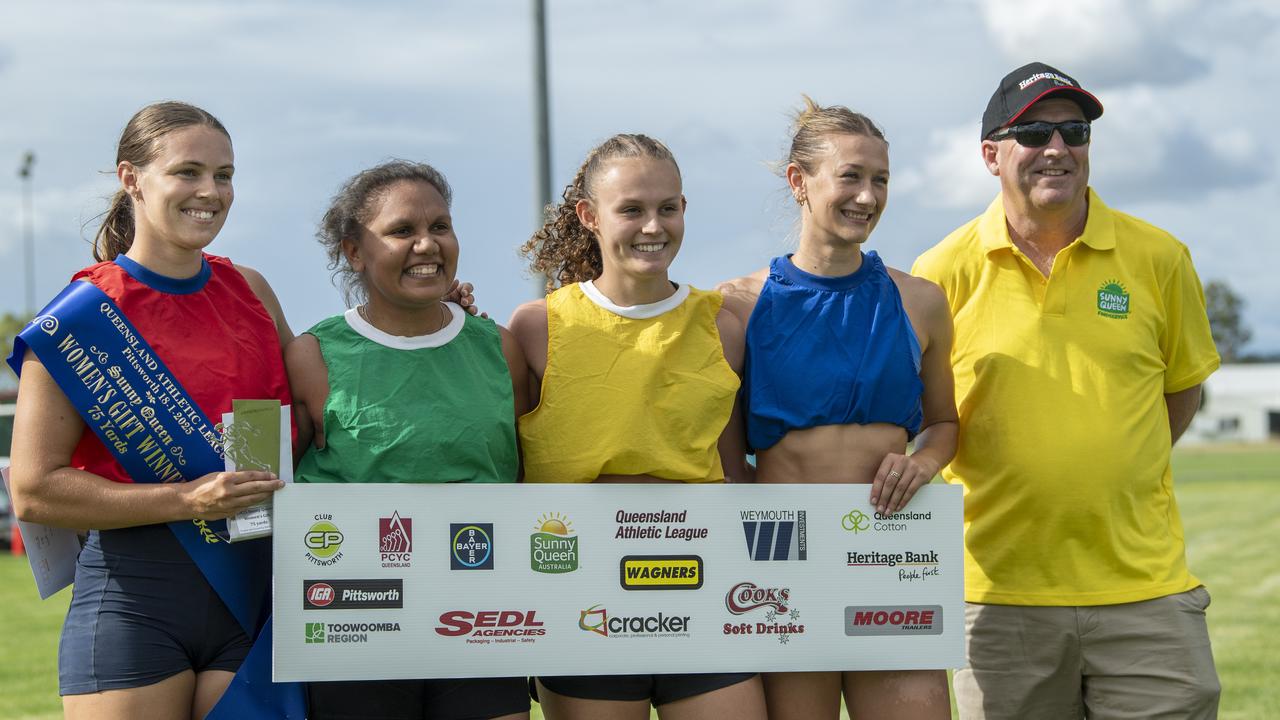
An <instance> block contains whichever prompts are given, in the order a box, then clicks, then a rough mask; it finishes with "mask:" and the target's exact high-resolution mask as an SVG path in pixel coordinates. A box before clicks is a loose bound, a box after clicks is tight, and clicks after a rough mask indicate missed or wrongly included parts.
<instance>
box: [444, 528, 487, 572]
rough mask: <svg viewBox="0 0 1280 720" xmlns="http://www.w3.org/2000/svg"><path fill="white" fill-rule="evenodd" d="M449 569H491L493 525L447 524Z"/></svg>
mask: <svg viewBox="0 0 1280 720" xmlns="http://www.w3.org/2000/svg"><path fill="white" fill-rule="evenodd" d="M449 569H450V570H492V569H493V523H449Z"/></svg>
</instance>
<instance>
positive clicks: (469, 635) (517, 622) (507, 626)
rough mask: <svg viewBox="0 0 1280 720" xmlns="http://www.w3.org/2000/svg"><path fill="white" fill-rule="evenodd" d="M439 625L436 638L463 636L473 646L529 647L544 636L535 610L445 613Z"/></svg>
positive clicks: (449, 611)
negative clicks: (528, 645)
mask: <svg viewBox="0 0 1280 720" xmlns="http://www.w3.org/2000/svg"><path fill="white" fill-rule="evenodd" d="M439 623H440V624H439V625H437V626H436V628H435V631H436V634H437V635H443V636H444V637H464V636H465V637H466V641H467V642H468V643H472V644H475V645H490V644H503V643H516V642H525V643H529V642H535V641H536V640H537V639H538V638H540V637H542V636H544V635H546V634H547V629H546V628H545V627H544V626H543V623H542V621H541V620H539V619H538V611H537V610H479V611H471V610H448V611H446V612H443V613H441V614H440V618H439Z"/></svg>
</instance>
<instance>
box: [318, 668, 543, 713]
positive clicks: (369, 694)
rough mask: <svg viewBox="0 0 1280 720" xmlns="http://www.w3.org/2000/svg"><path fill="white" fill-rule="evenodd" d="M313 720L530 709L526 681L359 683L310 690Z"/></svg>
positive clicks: (492, 679)
mask: <svg viewBox="0 0 1280 720" xmlns="http://www.w3.org/2000/svg"><path fill="white" fill-rule="evenodd" d="M307 704H308V705H309V707H310V710H309V711H308V713H307V717H308V718H309V719H310V720H420V719H422V718H431V719H432V720H488V718H495V717H501V716H503V715H510V714H512V713H519V712H527V711H528V710H529V694H528V693H527V692H526V689H525V679H524V678H522V677H514V678H460V679H450V680H355V681H351V682H322V683H309V684H308V685H307Z"/></svg>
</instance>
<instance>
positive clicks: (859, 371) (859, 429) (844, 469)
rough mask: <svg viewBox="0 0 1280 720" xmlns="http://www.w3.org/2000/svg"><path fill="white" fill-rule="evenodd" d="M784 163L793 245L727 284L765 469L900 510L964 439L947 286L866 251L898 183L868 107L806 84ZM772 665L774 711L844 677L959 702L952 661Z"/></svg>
mask: <svg viewBox="0 0 1280 720" xmlns="http://www.w3.org/2000/svg"><path fill="white" fill-rule="evenodd" d="M785 175H786V180H787V184H788V186H789V187H790V189H791V192H792V196H793V197H794V198H795V201H796V203H797V205H799V207H800V241H799V246H798V247H797V248H796V251H795V252H794V253H793V254H790V255H786V256H783V257H778V258H774V260H773V261H772V262H771V263H770V265H769V267H767V268H764V269H762V270H760V271H758V272H755V273H753V274H751V275H748V276H746V277H742V278H738V279H736V280H733V281H730V282H728V283H725V284H724V285H723V286H721V291H722V292H723V293H724V294H725V307H726V308H728V309H730V310H731V311H732V312H734V313H735V314H736V315H737V316H738V317H739V319H741V320H742V321H743V322H744V323H745V324H746V325H747V337H746V345H747V350H746V360H745V366H744V372H743V375H744V378H743V388H742V398H743V411H744V415H745V417H746V426H747V441H748V445H749V447H750V448H751V449H752V450H754V451H755V453H756V461H757V482H764V483H778V482H809V483H841V482H843V483H869V484H871V486H872V488H871V502H872V504H873V505H874V506H875V507H876V510H877V511H878V512H879V513H883V514H890V513H894V512H898V511H899V510H902V508H903V507H905V506H906V504H907V502H908V501H909V500H910V499H911V497H912V496H913V495H914V494H915V492H916V490H918V489H919V488H920V487H921V486H922V485H925V484H927V483H928V482H929V481H930V480H931V479H932V478H933V476H934V475H936V474H937V472H938V470H939V469H941V468H942V466H943V465H945V464H946V463H947V462H949V461H950V460H951V457H952V455H953V454H954V453H955V448H956V437H957V423H956V418H957V415H956V407H955V392H954V388H953V381H952V375H951V360H950V355H951V335H952V330H951V313H950V310H949V309H948V307H947V301H946V298H945V297H944V296H943V294H942V291H941V290H940V289H939V288H938V287H937V286H936V285H934V284H933V283H930V282H928V281H926V280H922V279H919V278H914V277H911V276H910V275H908V274H906V273H904V272H901V271H898V270H894V269H893V268H889V267H886V266H885V264H884V262H883V261H881V260H880V257H879V256H878V255H877V254H876V253H875V252H863V250H862V245H863V244H864V243H865V242H866V241H867V238H868V237H869V236H870V235H871V231H872V230H873V229H874V228H875V226H876V222H877V221H878V220H879V219H880V215H881V214H882V213H883V212H884V207H885V201H886V200H887V198H888V189H889V146H888V143H887V142H886V141H885V139H884V134H883V133H882V132H881V131H880V129H879V128H877V127H876V126H875V124H874V123H872V122H871V121H870V120H869V119H868V118H866V117H865V116H863V115H860V114H858V113H855V112H853V111H851V110H849V109H848V108H845V107H840V106H832V107H821V106H818V105H817V104H815V103H814V102H813V101H812V100H810V99H809V98H807V97H806V98H805V108H804V109H803V110H801V111H800V112H799V113H798V114H797V116H796V121H795V129H794V134H793V136H792V141H791V150H790V152H789V154H788V157H787V163H786V167H785ZM912 440H914V449H913V450H912V451H911V452H910V453H908V452H907V443H908V442H909V441H912ZM764 679H765V696H766V699H767V702H768V708H769V717H770V718H836V717H838V716H839V714H840V695H841V692H842V691H843V694H844V696H845V700H846V702H847V703H848V706H849V711H850V715H851V716H853V717H874V718H912V719H913V720H914V719H918V718H934V717H937V718H949V717H950V709H949V702H948V690H947V677H946V673H945V672H944V671H942V670H920V671H892V672H888V671H878V672H845V673H840V672H808V673H766V674H765V676H764Z"/></svg>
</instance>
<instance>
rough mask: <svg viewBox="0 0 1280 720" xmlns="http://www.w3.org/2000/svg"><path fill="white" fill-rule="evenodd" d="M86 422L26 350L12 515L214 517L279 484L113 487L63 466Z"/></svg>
mask: <svg viewBox="0 0 1280 720" xmlns="http://www.w3.org/2000/svg"><path fill="white" fill-rule="evenodd" d="M84 430H85V425H84V423H83V422H82V421H81V419H80V416H79V414H78V413H77V412H76V410H75V408H74V407H72V405H71V402H70V401H69V400H67V396H66V395H64V394H63V392H62V390H61V389H59V388H58V386H57V384H56V383H55V382H54V381H53V378H52V377H50V375H49V372H48V371H47V370H46V369H45V367H44V365H42V364H41V363H40V361H39V360H38V359H36V357H35V354H34V353H32V352H31V351H29V350H28V351H27V354H26V356H25V357H24V358H23V361H22V379H21V381H20V383H19V385H18V407H17V411H16V413H15V416H14V422H13V449H12V458H11V459H12V463H13V467H12V469H11V471H10V481H11V483H12V489H13V507H14V512H15V513H16V514H17V516H18V517H19V518H20V519H22V520H28V521H31V522H38V523H42V524H45V525H52V526H55V527H69V528H77V529H83V528H89V529H99V530H106V529H110V528H121V527H132V526H135V525H150V524H153V523H163V522H171V521H174V520H186V519H190V518H201V519H204V520H217V519H221V518H225V517H228V516H230V515H234V514H235V513H237V512H239V511H241V510H243V509H245V508H247V507H249V506H251V505H255V504H257V503H259V502H262V501H263V500H266V499H267V498H268V497H270V495H271V493H272V492H274V491H276V490H278V489H279V488H281V487H283V486H284V483H283V482H281V481H280V480H278V479H276V478H275V476H274V475H272V474H271V473H269V472H261V471H244V472H234V473H228V472H219V473H210V474H208V475H205V476H203V477H200V478H197V479H195V480H192V481H191V482H185V483H118V482H112V481H110V480H108V479H106V478H104V477H101V476H98V475H94V474H93V473H89V472H85V471H83V470H77V469H75V468H72V467H69V466H70V464H71V455H72V453H73V452H74V451H75V448H76V445H77V444H78V443H79V442H80V436H81V435H82V434H83V433H84Z"/></svg>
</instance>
